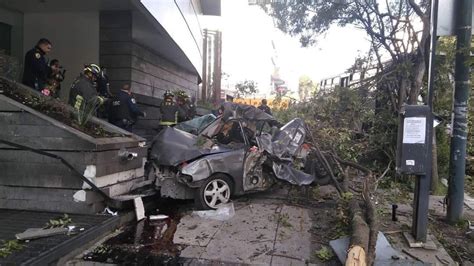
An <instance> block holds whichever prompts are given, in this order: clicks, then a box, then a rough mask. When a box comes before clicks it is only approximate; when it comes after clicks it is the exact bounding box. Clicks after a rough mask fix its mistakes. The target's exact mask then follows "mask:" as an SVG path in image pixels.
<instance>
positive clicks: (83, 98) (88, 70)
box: [69, 64, 104, 110]
mask: <svg viewBox="0 0 474 266" xmlns="http://www.w3.org/2000/svg"><path fill="white" fill-rule="evenodd" d="M99 73H100V67H99V66H98V65H96V64H90V65H85V66H84V70H83V71H82V73H81V74H80V75H79V77H77V78H76V80H75V81H74V82H73V83H72V86H71V91H70V93H69V104H70V105H72V106H73V107H74V108H75V109H76V110H80V109H81V106H82V104H88V103H91V102H92V101H94V100H97V102H96V103H95V104H97V105H101V104H103V103H104V98H102V97H100V96H99V95H98V94H97V89H96V86H95V81H96V80H97V78H98V76H99Z"/></svg>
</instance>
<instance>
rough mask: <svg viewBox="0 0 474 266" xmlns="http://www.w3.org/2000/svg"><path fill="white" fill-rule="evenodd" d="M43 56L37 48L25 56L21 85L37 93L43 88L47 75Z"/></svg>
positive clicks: (46, 66) (46, 65)
mask: <svg viewBox="0 0 474 266" xmlns="http://www.w3.org/2000/svg"><path fill="white" fill-rule="evenodd" d="M44 55H45V53H44V52H43V51H42V50H41V49H40V48H39V47H37V46H36V47H35V48H33V49H31V50H29V51H28V52H27V53H26V55H25V67H24V69H23V81H22V83H23V84H25V85H26V86H29V87H31V88H34V89H35V90H38V91H41V90H42V89H43V88H44V87H45V85H46V80H47V75H48V63H47V62H46V58H45V57H44Z"/></svg>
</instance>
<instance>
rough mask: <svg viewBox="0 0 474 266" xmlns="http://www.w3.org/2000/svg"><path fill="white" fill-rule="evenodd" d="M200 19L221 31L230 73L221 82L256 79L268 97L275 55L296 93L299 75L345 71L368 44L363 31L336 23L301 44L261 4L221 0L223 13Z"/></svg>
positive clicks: (224, 65)
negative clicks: (308, 43)
mask: <svg viewBox="0 0 474 266" xmlns="http://www.w3.org/2000/svg"><path fill="white" fill-rule="evenodd" d="M202 22H203V23H202V24H201V25H202V26H203V28H206V27H207V28H212V29H219V30H221V31H222V71H223V72H225V73H226V74H228V75H229V77H228V78H227V80H225V79H223V80H222V86H223V87H226V86H229V87H233V86H234V84H235V83H236V82H239V81H242V80H245V79H249V80H254V81H256V82H257V83H258V90H259V93H260V94H261V96H265V97H268V96H270V90H271V87H270V75H271V74H272V73H273V64H272V61H271V58H272V56H273V57H276V58H277V64H278V65H279V66H280V74H281V77H282V78H283V79H284V80H286V81H287V84H288V87H289V89H290V90H293V91H297V86H298V78H299V77H300V76H302V75H307V76H309V77H311V78H312V79H313V80H315V81H319V80H321V79H323V78H328V77H331V76H335V75H338V74H340V73H343V72H344V71H346V70H347V69H348V68H349V67H350V66H351V65H352V63H353V62H354V59H355V58H356V57H357V56H358V55H364V54H366V52H367V51H368V48H369V42H368V41H367V37H366V35H365V33H364V32H362V31H360V30H358V29H355V28H353V27H345V28H340V27H336V26H334V27H332V28H331V29H330V30H329V31H328V32H327V33H326V34H324V35H322V36H320V38H319V40H318V42H317V43H316V44H315V45H313V46H312V47H309V48H303V47H301V44H300V43H299V40H298V38H297V37H291V36H289V35H287V34H285V33H283V32H282V31H280V30H279V29H277V28H276V27H275V26H274V23H273V19H272V18H271V17H270V16H269V15H267V14H266V13H265V12H264V11H263V10H262V9H261V8H260V7H259V6H249V5H248V0H223V1H222V16H221V17H205V18H203V20H202ZM272 40H273V41H274V43H275V47H276V49H275V50H274V49H273V47H272Z"/></svg>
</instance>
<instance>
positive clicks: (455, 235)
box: [377, 188, 474, 264]
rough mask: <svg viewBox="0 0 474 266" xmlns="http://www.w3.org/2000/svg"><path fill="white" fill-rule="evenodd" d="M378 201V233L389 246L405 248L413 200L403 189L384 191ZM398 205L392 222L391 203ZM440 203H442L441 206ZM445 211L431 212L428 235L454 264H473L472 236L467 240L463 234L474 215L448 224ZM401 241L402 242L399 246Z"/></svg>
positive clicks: (471, 214)
mask: <svg viewBox="0 0 474 266" xmlns="http://www.w3.org/2000/svg"><path fill="white" fill-rule="evenodd" d="M378 194H379V195H378V197H379V198H380V200H379V204H378V207H377V215H378V219H379V224H380V230H381V231H382V232H384V233H385V235H386V237H387V238H388V239H389V241H390V243H392V244H394V245H395V246H397V245H398V243H401V244H400V245H402V246H405V245H406V240H405V238H404V237H403V232H411V220H412V215H413V210H412V208H411V207H409V206H410V205H411V203H412V201H413V199H412V196H411V195H410V196H407V195H409V191H407V190H406V189H405V190H404V191H400V190H398V188H397V189H392V190H384V191H381V193H378ZM394 203H395V204H397V206H398V208H397V212H396V214H397V215H396V219H397V221H392V211H391V206H392V204H394ZM440 204H441V203H440ZM443 212H444V210H441V209H437V210H434V209H431V208H430V210H429V216H428V219H429V220H428V233H429V234H432V235H434V236H435V237H436V239H437V240H438V241H439V243H440V244H441V245H442V246H443V247H444V249H445V250H446V251H447V252H448V254H449V256H450V257H451V258H452V259H453V260H455V261H456V262H458V263H460V264H462V263H463V262H464V263H465V262H474V236H472V237H469V236H468V235H467V234H466V233H467V232H468V231H469V230H468V226H467V220H470V221H473V220H474V213H473V212H471V211H469V212H465V214H464V218H465V221H463V222H461V223H459V224H456V225H451V224H449V223H447V222H446V220H445V214H444V213H443ZM402 242H403V243H402Z"/></svg>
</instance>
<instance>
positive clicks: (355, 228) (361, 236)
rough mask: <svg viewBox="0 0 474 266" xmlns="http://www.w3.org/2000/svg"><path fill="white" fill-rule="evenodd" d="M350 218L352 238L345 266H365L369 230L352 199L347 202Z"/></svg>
mask: <svg viewBox="0 0 474 266" xmlns="http://www.w3.org/2000/svg"><path fill="white" fill-rule="evenodd" d="M349 210H350V212H351V216H352V222H351V226H352V236H351V241H350V244H349V250H348V251H347V259H346V266H356V265H358V266H362V265H367V252H366V251H367V250H368V248H369V235H370V228H369V226H368V224H367V223H366V222H365V219H364V218H365V215H364V212H363V211H362V209H361V208H360V206H359V202H358V201H357V199H356V198H355V197H354V198H352V199H351V201H350V202H349Z"/></svg>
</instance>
